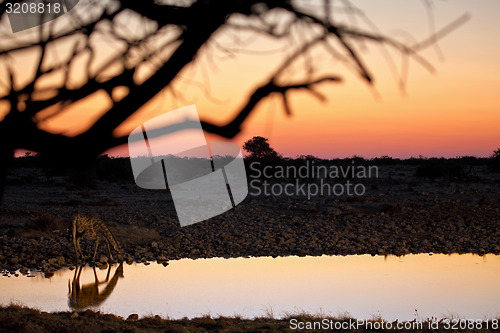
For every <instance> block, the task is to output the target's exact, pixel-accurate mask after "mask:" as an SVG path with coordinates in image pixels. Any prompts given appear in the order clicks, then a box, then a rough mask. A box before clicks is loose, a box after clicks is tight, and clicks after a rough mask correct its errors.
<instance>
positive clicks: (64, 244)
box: [0, 170, 500, 277]
mask: <svg viewBox="0 0 500 333" xmlns="http://www.w3.org/2000/svg"><path fill="white" fill-rule="evenodd" d="M408 173H409V174H410V173H411V170H410V171H409V172H408ZM399 174H400V175H401V176H400V178H398V177H395V176H391V177H390V178H386V179H384V178H382V179H377V180H376V182H374V183H368V184H366V185H367V188H368V191H367V194H366V195H364V196H362V197H354V198H352V197H344V198H332V197H329V196H317V197H314V198H312V199H311V200H305V199H304V198H302V197H265V196H258V197H256V196H249V197H247V199H245V201H244V202H243V203H242V204H241V205H239V206H237V207H236V208H234V209H232V210H231V211H228V212H226V213H225V214H222V215H219V216H216V217H214V218H212V219H210V220H207V221H204V222H201V223H196V224H194V225H190V226H187V227H183V228H181V227H180V226H179V225H178V222H177V221H176V215H175V210H174V206H173V203H172V199H171V198H170V197H169V195H168V194H165V193H159V192H155V191H145V190H140V189H138V188H136V187H135V185H134V184H112V183H105V184H100V185H99V187H98V188H97V189H92V190H86V191H76V190H67V189H64V188H61V186H59V187H57V186H52V187H49V186H47V185H30V186H25V187H20V186H16V187H11V188H10V189H8V191H7V195H6V200H5V203H4V205H3V206H2V210H1V211H0V218H1V220H2V223H1V229H0V269H1V271H2V273H3V274H6V275H12V274H14V275H16V274H24V275H28V274H30V272H31V271H33V270H37V271H43V272H45V273H46V276H47V277H49V276H51V274H53V272H55V271H56V270H58V269H61V268H64V267H70V268H72V267H75V266H77V265H80V264H83V263H82V262H79V261H77V260H76V257H75V252H74V248H73V245H72V243H70V242H69V241H68V238H67V225H68V223H69V221H70V219H71V216H72V215H73V214H74V213H75V212H77V211H84V212H86V213H89V214H93V215H96V216H99V217H100V218H102V219H103V220H104V221H106V223H107V224H108V225H109V226H110V228H111V229H112V230H113V231H114V233H115V236H116V238H117V239H118V241H119V242H120V243H121V245H122V248H123V250H124V260H125V261H126V262H127V263H132V262H142V263H148V262H151V261H158V262H160V263H164V264H165V265H167V264H168V261H169V260H175V259H181V258H193V259H196V258H211V257H224V258H229V257H249V256H272V257H277V256H289V255H298V256H306V255H311V256H320V255H352V254H371V255H397V256H402V255H405V254H410V253H445V254H447V253H475V254H479V255H483V254H487V253H493V254H500V241H499V240H500V228H499V227H500V208H499V207H500V204H499V203H500V191H499V187H498V180H496V179H495V180H493V181H491V180H486V179H479V180H476V181H473V182H462V183H453V182H449V181H448V182H446V181H443V182H428V181H427V182H426V181H422V180H421V181H415V180H414V179H411V178H410V177H408V175H405V174H404V173H401V172H400V173H399ZM90 246H91V244H88V245H87V251H88V253H91V250H90ZM105 248H106V247H105V246H101V247H100V253H99V255H98V256H97V258H96V259H97V260H96V262H93V263H92V262H90V264H95V265H96V266H105V265H106V264H108V263H111V260H109V259H108V256H109V255H108V253H107V251H105ZM113 255H115V254H113ZM115 259H116V258H115Z"/></svg>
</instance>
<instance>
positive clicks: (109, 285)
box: [68, 262, 123, 317]
mask: <svg viewBox="0 0 500 333" xmlns="http://www.w3.org/2000/svg"><path fill="white" fill-rule="evenodd" d="M82 269H83V266H78V268H77V269H76V270H75V275H74V277H73V281H72V282H71V284H70V283H69V281H68V289H69V293H68V296H69V300H68V305H69V306H70V308H72V309H73V310H75V313H76V311H78V310H84V309H86V308H88V307H97V306H99V305H100V304H101V303H103V302H104V301H105V300H106V299H107V298H108V297H109V295H111V293H112V292H113V290H114V289H115V287H116V284H117V283H118V279H119V278H122V277H123V262H122V263H120V265H119V266H118V267H117V268H116V271H115V273H114V274H113V277H112V278H111V279H109V275H110V273H111V266H109V267H108V273H107V275H106V279H105V280H104V281H99V279H98V277H97V273H96V270H95V267H93V270H94V279H95V282H94V283H89V284H84V285H80V275H81V273H82ZM101 284H106V286H105V287H104V289H103V290H102V291H101V292H99V286H100V285H101ZM74 316H75V317H76V316H77V315H74Z"/></svg>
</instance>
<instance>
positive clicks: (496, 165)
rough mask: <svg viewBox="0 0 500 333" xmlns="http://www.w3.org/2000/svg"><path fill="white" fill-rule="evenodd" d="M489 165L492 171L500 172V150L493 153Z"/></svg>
mask: <svg viewBox="0 0 500 333" xmlns="http://www.w3.org/2000/svg"><path fill="white" fill-rule="evenodd" d="M488 164H489V169H490V170H492V171H500V148H498V149H496V150H495V151H493V154H492V155H491V157H490V161H489V163H488Z"/></svg>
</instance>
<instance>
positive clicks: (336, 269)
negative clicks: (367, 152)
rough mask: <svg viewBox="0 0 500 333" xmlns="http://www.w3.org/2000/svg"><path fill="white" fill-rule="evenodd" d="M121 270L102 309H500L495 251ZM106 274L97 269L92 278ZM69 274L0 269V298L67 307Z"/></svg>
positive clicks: (85, 279)
mask: <svg viewBox="0 0 500 333" xmlns="http://www.w3.org/2000/svg"><path fill="white" fill-rule="evenodd" d="M114 269H115V268H113V269H112V271H111V275H113V272H114ZM123 271H124V277H123V278H120V279H118V282H117V284H116V287H115V288H114V290H113V292H112V293H111V295H110V296H109V298H107V299H106V301H105V302H104V303H103V304H101V306H100V307H99V308H98V310H100V311H101V312H104V313H114V314H117V315H120V316H124V317H126V316H128V315H129V314H131V313H138V314H139V315H141V316H143V315H155V314H159V315H161V316H163V317H167V316H168V317H170V318H182V317H184V316H187V317H197V316H202V315H205V314H210V315H212V316H218V315H225V316H232V315H235V314H236V315H241V316H243V317H254V316H262V315H266V313H268V312H271V311H272V313H274V315H275V316H277V317H279V316H281V315H283V314H284V313H287V312H288V313H293V312H300V311H306V312H310V313H315V314H318V313H322V314H329V315H338V314H343V313H345V312H349V313H350V314H351V315H352V316H353V317H355V318H360V319H362V318H370V317H371V316H372V315H381V316H382V317H383V318H385V319H389V320H394V319H396V318H397V319H400V320H410V319H414V318H415V309H417V310H418V315H419V317H420V318H422V319H423V318H426V317H431V316H434V317H438V318H439V317H443V316H449V315H452V314H453V315H459V316H461V317H463V318H468V319H484V318H491V317H496V316H498V315H500V280H499V278H498V277H499V276H500V256H495V255H486V256H484V257H480V256H477V255H470V254H467V255H457V254H454V255H449V256H448V255H433V256H429V255H428V254H421V255H409V256H405V257H403V258H398V257H388V258H384V257H379V256H376V257H371V256H368V255H363V256H346V257H337V256H322V257H285V258H275V259H273V258H268V257H265V258H247V259H244V258H238V259H219V258H216V259H201V260H189V259H183V260H178V261H171V262H170V265H168V266H167V267H163V266H162V265H157V264H151V265H149V266H144V265H142V264H138V265H125V266H124V269H123ZM106 273H107V271H106V270H104V271H100V270H98V276H99V280H104V278H105V276H106ZM73 277H74V271H69V270H64V271H60V272H57V273H56V274H55V275H54V276H53V277H52V278H50V279H45V278H43V277H42V276H36V277H34V278H27V277H22V276H20V277H18V278H15V277H10V278H7V277H1V278H0V303H2V304H4V305H5V304H9V303H10V302H11V301H12V302H15V303H18V304H23V305H26V306H29V307H35V308H38V309H41V310H44V311H69V310H70V309H69V306H68V291H69V289H68V283H69V282H70V281H71V280H72V279H73ZM93 281H94V275H93V272H92V269H90V268H86V269H84V271H83V273H82V276H81V281H80V282H81V283H82V284H88V283H91V282H93ZM103 288H104V287H100V290H102V289H103Z"/></svg>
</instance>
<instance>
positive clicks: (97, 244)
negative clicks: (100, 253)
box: [92, 237, 99, 260]
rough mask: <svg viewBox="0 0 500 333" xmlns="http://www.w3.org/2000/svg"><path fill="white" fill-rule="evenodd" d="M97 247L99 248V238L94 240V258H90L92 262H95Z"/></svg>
mask: <svg viewBox="0 0 500 333" xmlns="http://www.w3.org/2000/svg"><path fill="white" fill-rule="evenodd" d="M98 246H99V237H97V238H96V240H95V251H94V256H93V257H92V260H95V256H96V255H97V247H98Z"/></svg>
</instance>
